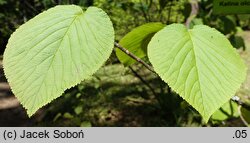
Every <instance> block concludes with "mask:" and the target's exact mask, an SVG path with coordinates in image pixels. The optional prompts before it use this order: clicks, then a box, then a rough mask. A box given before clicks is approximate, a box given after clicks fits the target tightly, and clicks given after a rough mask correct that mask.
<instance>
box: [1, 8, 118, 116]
mask: <svg viewBox="0 0 250 143" xmlns="http://www.w3.org/2000/svg"><path fill="white" fill-rule="evenodd" d="M113 43H114V30H113V26H112V23H111V21H110V19H109V17H108V16H107V14H106V13H105V12H104V11H102V10H101V9H99V8H96V7H89V8H88V9H87V10H86V11H85V12H83V11H82V9H81V8H80V7H78V6H75V5H64V6H56V7H54V8H51V9H49V10H47V11H45V12H43V13H41V14H39V15H37V16H36V17H34V18H33V19H31V20H29V21H28V22H26V23H25V24H23V25H22V26H20V27H19V28H18V29H17V30H16V31H15V32H14V33H13V34H12V35H11V37H10V39H9V42H8V44H7V48H6V50H5V52H4V58H3V66H4V72H5V75H6V77H7V79H8V82H9V84H10V86H11V89H12V91H13V93H14V94H15V96H16V97H17V98H18V100H19V101H20V102H21V104H22V105H23V106H24V107H25V108H26V109H27V113H28V115H29V116H31V115H33V114H34V113H35V112H36V111H37V110H38V109H39V108H40V107H42V106H44V105H46V104H47V103H49V102H51V101H52V100H53V99H55V98H57V97H59V96H61V94H62V93H63V92H64V91H65V90H66V89H68V88H70V87H72V86H75V85H76V84H78V83H80V82H81V81H82V80H84V79H86V78H88V77H90V76H91V75H92V74H93V73H94V72H96V71H97V70H98V69H99V68H100V67H101V66H102V65H103V64H104V62H105V61H106V60H107V59H108V57H109V56H110V54H111V52H112V49H113Z"/></svg>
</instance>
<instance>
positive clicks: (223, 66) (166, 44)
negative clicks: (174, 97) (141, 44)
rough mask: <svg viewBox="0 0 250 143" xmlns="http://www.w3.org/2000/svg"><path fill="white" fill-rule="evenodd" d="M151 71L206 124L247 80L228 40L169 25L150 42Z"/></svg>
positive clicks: (201, 28) (204, 31)
mask: <svg viewBox="0 0 250 143" xmlns="http://www.w3.org/2000/svg"><path fill="white" fill-rule="evenodd" d="M148 56H149V60H150V62H151V63H152V65H153V67H154V70H155V71H156V72H157V73H158V74H159V75H160V77H161V78H162V79H163V80H164V81H165V82H167V83H168V84H169V85H170V87H172V89H173V90H174V91H176V92H177V93H178V94H179V95H180V96H181V97H183V98H184V99H185V100H186V101H187V102H188V103H189V104H191V105H192V106H193V107H194V108H195V109H196V110H197V111H198V112H199V113H200V114H201V115H202V116H203V118H204V119H205V121H206V122H207V121H208V119H209V117H210V116H211V115H212V114H213V113H214V112H215V111H216V110H217V109H218V108H219V107H221V106H222V105H223V104H225V103H226V102H227V101H228V100H229V99H230V98H231V97H232V96H233V95H234V94H235V92H236V90H237V89H238V88H239V87H240V85H241V83H242V82H243V81H244V79H245V77H246V66H245V64H244V63H243V61H242V59H241V58H240V56H239V55H238V53H237V52H236V50H235V49H234V48H233V47H232V45H231V44H230V42H229V41H228V40H227V38H226V37H225V36H224V35H222V34H221V33H220V32H218V31H217V30H215V29H213V28H210V27H208V26H204V25H197V26H194V28H193V29H190V30H188V29H186V27H185V26H184V25H182V24H172V25H169V26H167V27H165V28H164V29H162V30H161V31H159V32H158V33H156V34H155V36H154V37H153V38H152V39H151V41H150V43H149V45H148Z"/></svg>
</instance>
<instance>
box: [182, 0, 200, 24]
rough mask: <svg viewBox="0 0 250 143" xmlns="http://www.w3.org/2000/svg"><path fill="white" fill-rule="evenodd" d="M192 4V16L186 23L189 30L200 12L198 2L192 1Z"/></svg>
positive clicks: (196, 0)
mask: <svg viewBox="0 0 250 143" xmlns="http://www.w3.org/2000/svg"><path fill="white" fill-rule="evenodd" d="M190 4H191V9H192V10H191V13H190V15H189V17H188V18H187V21H186V23H185V25H186V27H187V28H189V26H190V23H191V21H192V20H193V19H194V18H195V17H196V16H197V14H198V12H199V4H198V0H190Z"/></svg>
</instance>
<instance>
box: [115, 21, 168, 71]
mask: <svg viewBox="0 0 250 143" xmlns="http://www.w3.org/2000/svg"><path fill="white" fill-rule="evenodd" d="M163 27H165V25H164V24H162V23H159V22H153V23H147V24H144V25H141V26H139V27H137V28H135V29H134V30H132V31H131V32H129V33H128V34H127V35H125V36H124V37H123V38H122V39H121V40H120V42H119V44H120V45H121V46H123V47H124V48H126V49H127V50H128V51H130V52H131V53H133V54H134V55H136V56H137V57H139V58H143V57H145V56H146V53H147V45H148V43H149V41H150V40H151V38H152V37H153V36H154V34H155V33H156V32H158V31H159V30H161V29H162V28H163ZM116 56H117V57H118V59H119V60H120V61H121V63H123V64H124V65H126V66H129V65H131V64H134V63H135V62H136V61H135V60H134V59H132V58H131V57H129V56H127V55H126V54H124V53H123V52H122V51H121V50H120V49H116Z"/></svg>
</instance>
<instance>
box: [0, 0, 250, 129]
mask: <svg viewBox="0 0 250 143" xmlns="http://www.w3.org/2000/svg"><path fill="white" fill-rule="evenodd" d="M60 4H76V5H80V6H81V7H82V8H83V9H86V8H87V7H89V6H97V7H100V8H102V9H103V10H104V11H106V12H107V13H108V15H109V16H110V18H111V20H112V22H113V25H114V28H115V34H116V40H117V41H119V40H120V39H121V38H122V37H123V36H124V35H125V34H127V33H128V32H130V31H131V30H132V29H133V28H135V27H137V26H139V25H142V24H145V23H148V22H162V23H163V24H171V23H186V24H187V22H188V25H189V27H190V28H192V27H193V26H194V25H197V24H205V25H209V26H211V27H214V28H216V29H218V30H219V31H221V32H222V33H223V34H225V35H226V36H227V37H228V39H229V40H230V41H231V43H232V45H233V46H234V47H235V48H240V49H241V50H245V49H246V45H245V41H244V39H243V38H242V35H240V34H238V33H240V32H242V31H247V30H250V15H249V14H245V15H214V14H213V9H212V8H213V5H212V0H126V1H125V0H18V1H17V0H0V46H1V51H0V52H1V55H2V54H3V51H4V49H5V47H6V44H7V42H8V38H9V37H10V35H11V33H12V32H14V31H15V29H16V28H18V27H19V26H20V25H21V24H23V23H25V22H26V21H27V20H29V19H31V18H32V17H34V16H35V15H37V14H39V13H40V12H42V11H44V10H46V9H48V8H50V7H53V6H55V5H60ZM195 5H196V6H198V9H196V11H195V9H192V6H195ZM246 93H247V95H248V96H250V95H249V91H246ZM245 95H246V94H245ZM247 98H249V97H247ZM248 100H249V101H250V99H248ZM248 100H247V101H248ZM233 107H234V108H231V103H230V105H229V103H228V104H227V105H225V108H221V110H220V111H218V113H216V115H214V118H213V117H212V118H211V120H210V121H209V123H208V124H204V122H203V121H202V118H201V116H200V115H199V114H198V113H197V112H196V111H195V110H194V109H193V108H192V107H191V106H190V105H189V104H188V103H187V102H185V101H184V100H183V99H181V98H180V97H179V96H178V95H177V94H175V93H174V92H172V91H171V90H170V89H169V88H168V86H167V85H166V84H165V83H164V82H163V81H161V80H160V79H159V77H157V76H155V75H154V74H152V73H150V72H149V71H147V69H144V67H142V66H141V65H139V64H135V65H133V66H131V67H124V66H123V65H122V64H120V63H119V61H118V60H117V58H116V56H115V54H113V55H112V56H111V58H110V59H109V60H108V62H107V63H106V66H104V67H102V68H101V69H100V70H99V71H98V72H97V73H96V74H95V75H94V76H93V77H92V78H91V79H89V80H86V81H84V82H82V83H81V84H79V85H77V86H75V87H73V88H71V89H69V90H67V91H66V92H65V94H64V95H63V96H62V97H60V98H59V99H57V100H55V101H53V102H52V103H51V104H49V105H47V106H46V107H44V108H43V109H41V111H40V112H38V113H39V114H37V115H36V116H40V117H39V118H38V119H37V121H36V122H35V123H34V124H32V126H245V125H246V123H244V122H242V121H241V118H243V117H242V116H241V114H240V113H238V110H237V105H233ZM236 112H237V113H236ZM244 116H246V115H245V114H244ZM240 117H241V118H240ZM248 124H249V123H248Z"/></svg>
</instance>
